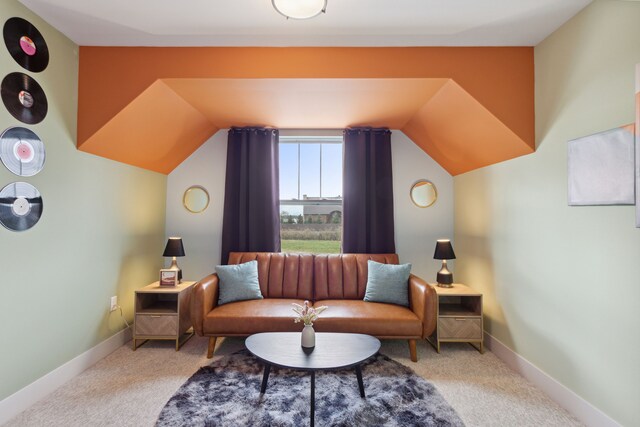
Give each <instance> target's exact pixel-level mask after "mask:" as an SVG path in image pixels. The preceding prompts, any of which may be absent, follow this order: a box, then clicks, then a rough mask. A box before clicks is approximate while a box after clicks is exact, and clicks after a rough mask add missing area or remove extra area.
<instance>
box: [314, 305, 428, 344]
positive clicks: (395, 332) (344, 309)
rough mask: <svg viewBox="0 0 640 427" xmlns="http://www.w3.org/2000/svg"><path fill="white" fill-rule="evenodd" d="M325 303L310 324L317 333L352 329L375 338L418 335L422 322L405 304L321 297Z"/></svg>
mask: <svg viewBox="0 0 640 427" xmlns="http://www.w3.org/2000/svg"><path fill="white" fill-rule="evenodd" d="M322 305H326V306H328V307H329V308H328V309H327V310H325V311H324V312H322V314H321V315H320V318H319V319H318V320H317V321H316V322H315V324H314V325H313V327H314V329H315V330H316V331H317V332H351V333H359V334H367V335H375V336H378V337H419V336H421V334H422V323H421V322H420V319H418V316H416V315H415V314H414V313H413V311H411V310H410V309H409V308H407V307H402V306H399V305H395V304H383V303H377V302H367V301H358V300H338V299H331V300H320V301H316V302H315V303H314V306H322Z"/></svg>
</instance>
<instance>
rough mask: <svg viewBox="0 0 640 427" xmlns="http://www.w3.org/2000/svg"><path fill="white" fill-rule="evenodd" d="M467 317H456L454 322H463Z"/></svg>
mask: <svg viewBox="0 0 640 427" xmlns="http://www.w3.org/2000/svg"><path fill="white" fill-rule="evenodd" d="M465 320H467V319H460V318H456V322H464V321H465Z"/></svg>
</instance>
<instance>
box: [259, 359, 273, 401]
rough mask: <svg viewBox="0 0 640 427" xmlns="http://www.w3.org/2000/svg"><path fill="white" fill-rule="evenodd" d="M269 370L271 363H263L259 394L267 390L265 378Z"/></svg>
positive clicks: (267, 377) (266, 378)
mask: <svg viewBox="0 0 640 427" xmlns="http://www.w3.org/2000/svg"><path fill="white" fill-rule="evenodd" d="M269 371H271V365H269V364H268V363H265V364H264V374H263V375H262V386H261V387H260V394H264V392H265V391H267V380H268V379H269Z"/></svg>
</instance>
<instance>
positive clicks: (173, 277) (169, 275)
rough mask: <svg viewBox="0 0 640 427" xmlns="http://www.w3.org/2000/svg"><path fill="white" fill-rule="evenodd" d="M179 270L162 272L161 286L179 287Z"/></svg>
mask: <svg viewBox="0 0 640 427" xmlns="http://www.w3.org/2000/svg"><path fill="white" fill-rule="evenodd" d="M177 285H178V270H169V269H162V270H160V286H177Z"/></svg>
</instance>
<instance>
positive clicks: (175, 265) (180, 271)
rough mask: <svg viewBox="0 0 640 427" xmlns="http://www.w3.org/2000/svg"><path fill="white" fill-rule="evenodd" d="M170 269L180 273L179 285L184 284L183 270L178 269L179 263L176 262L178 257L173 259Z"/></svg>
mask: <svg viewBox="0 0 640 427" xmlns="http://www.w3.org/2000/svg"><path fill="white" fill-rule="evenodd" d="M169 269H170V270H177V271H178V283H181V282H182V269H181V268H180V267H178V261H177V260H176V257H173V259H172V260H171V266H170V267H169Z"/></svg>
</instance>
